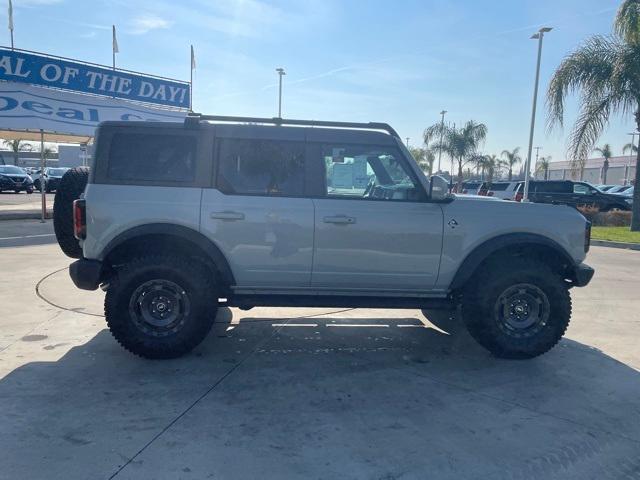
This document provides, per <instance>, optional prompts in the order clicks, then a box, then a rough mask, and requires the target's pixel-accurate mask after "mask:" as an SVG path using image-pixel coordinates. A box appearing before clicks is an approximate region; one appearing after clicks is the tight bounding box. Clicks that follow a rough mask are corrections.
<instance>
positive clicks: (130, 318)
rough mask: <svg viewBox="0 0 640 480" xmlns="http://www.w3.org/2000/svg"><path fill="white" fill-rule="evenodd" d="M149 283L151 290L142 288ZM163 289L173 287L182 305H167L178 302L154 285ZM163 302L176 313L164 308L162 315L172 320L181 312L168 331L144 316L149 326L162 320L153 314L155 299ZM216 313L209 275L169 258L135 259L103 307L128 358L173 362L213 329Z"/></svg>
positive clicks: (120, 274) (119, 273) (191, 264)
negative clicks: (167, 299) (168, 315)
mask: <svg viewBox="0 0 640 480" xmlns="http://www.w3.org/2000/svg"><path fill="white" fill-rule="evenodd" d="M149 284H151V285H152V286H151V287H146V285H149ZM164 284H168V285H169V288H173V287H172V286H175V287H177V289H175V288H174V290H173V291H174V292H177V293H178V295H181V300H180V301H178V302H176V301H173V302H170V301H169V302H167V301H166V297H167V296H168V297H169V299H171V298H173V299H174V300H175V298H176V297H171V295H170V294H169V295H166V296H163V295H165V294H164V293H163V290H162V288H164V287H162V288H158V285H164ZM145 289H147V290H145ZM144 292H146V293H144ZM147 295H149V297H147ZM162 298H165V300H162V302H164V303H165V305H167V304H168V305H173V307H174V308H176V310H175V311H172V312H168V311H167V310H165V309H164V308H163V310H162V311H167V312H168V314H171V315H174V314H175V313H176V312H178V311H182V313H183V314H182V315H178V316H177V317H176V320H174V321H173V323H171V324H170V325H169V326H162V327H158V326H157V325H152V324H151V323H150V322H148V321H146V320H145V318H144V315H145V314H146V315H147V317H146V318H151V319H152V321H153V322H156V321H163V319H158V318H157V313H158V311H157V310H156V311H154V313H151V310H152V309H151V305H152V304H153V300H154V299H162ZM144 305H147V307H145V306H144ZM154 305H158V304H157V303H156V304H154ZM178 306H181V308H180V309H178ZM165 308H166V307H165ZM217 310H218V297H217V294H216V288H215V285H214V279H213V275H212V273H211V272H210V271H209V270H208V269H207V268H206V267H205V266H203V265H202V264H201V263H200V262H196V261H193V260H190V259H186V258H182V257H175V256H172V255H170V254H155V255H154V254H152V255H148V256H143V257H139V258H136V259H133V260H131V261H130V262H129V263H127V264H126V265H124V266H123V267H119V268H118V271H117V278H116V279H115V281H114V282H112V284H111V286H110V287H109V288H108V289H107V294H106V297H105V302H104V313H105V317H106V320H107V325H108V326H109V330H110V331H111V334H112V335H113V337H114V338H115V339H116V340H117V341H118V343H119V344H120V345H122V346H123V347H124V348H125V349H127V350H128V351H130V352H131V353H134V354H135V355H139V356H140V357H143V358H150V359H167V358H177V357H180V356H182V355H184V354H186V353H188V352H190V351H191V350H192V349H193V348H195V347H196V346H197V345H198V344H199V343H200V342H202V340H204V339H205V337H206V336H207V334H208V333H209V331H210V330H211V327H212V326H213V322H214V320H215V317H216V313H217ZM151 315H155V316H153V317H151Z"/></svg>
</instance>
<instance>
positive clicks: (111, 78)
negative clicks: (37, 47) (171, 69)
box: [0, 47, 191, 109]
mask: <svg viewBox="0 0 640 480" xmlns="http://www.w3.org/2000/svg"><path fill="white" fill-rule="evenodd" d="M0 80H6V81H10V82H20V83H28V84H31V85H40V86H44V87H53V88H61V89H64V90H72V91H76V92H82V93H90V94H93V95H104V96H107V97H112V98H113V97H116V98H123V99H127V100H133V101H137V102H144V103H153V104H158V105H165V106H170V107H176V108H184V109H188V108H189V105H190V93H191V92H190V88H189V82H181V81H178V80H169V79H164V78H160V77H152V76H147V75H143V74H139V73H133V72H127V71H123V70H117V69H116V70H114V69H112V68H109V67H104V66H99V65H92V64H87V63H82V62H77V61H74V60H67V59H61V58H57V57H49V56H46V55H40V54H36V53H31V52H24V51H21V50H11V49H9V48H1V47H0Z"/></svg>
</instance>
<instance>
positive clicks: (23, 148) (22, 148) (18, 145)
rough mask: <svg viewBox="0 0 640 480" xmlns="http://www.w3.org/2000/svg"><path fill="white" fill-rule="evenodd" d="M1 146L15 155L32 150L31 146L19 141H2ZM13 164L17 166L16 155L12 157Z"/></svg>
mask: <svg viewBox="0 0 640 480" xmlns="http://www.w3.org/2000/svg"><path fill="white" fill-rule="evenodd" d="M2 144H3V145H4V146H5V147H8V148H9V150H11V151H12V152H13V153H16V154H17V153H18V152H30V151H31V150H33V146H32V145H31V144H30V143H26V142H25V141H24V140H21V139H16V140H3V141H2ZM13 164H14V165H16V166H17V165H18V155H14V156H13Z"/></svg>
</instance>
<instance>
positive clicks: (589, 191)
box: [515, 180, 630, 212]
mask: <svg viewBox="0 0 640 480" xmlns="http://www.w3.org/2000/svg"><path fill="white" fill-rule="evenodd" d="M523 194H524V182H520V184H519V185H518V190H517V192H516V197H515V200H516V201H518V202H520V201H522V197H523ZM529 200H530V201H532V202H534V203H551V204H557V205H569V206H571V207H580V206H586V205H592V206H594V207H597V208H598V210H600V211H601V212H608V211H609V210H616V209H617V210H629V209H630V207H629V203H628V202H625V200H624V199H623V198H620V197H619V196H616V195H612V194H609V193H605V192H601V191H600V190H598V189H597V188H596V187H594V186H593V185H590V184H588V183H586V182H574V181H572V180H546V181H531V182H529Z"/></svg>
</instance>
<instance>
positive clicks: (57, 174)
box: [47, 168, 69, 177]
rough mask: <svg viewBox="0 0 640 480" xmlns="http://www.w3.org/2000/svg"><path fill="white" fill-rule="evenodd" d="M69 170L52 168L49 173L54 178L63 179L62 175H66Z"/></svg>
mask: <svg viewBox="0 0 640 480" xmlns="http://www.w3.org/2000/svg"><path fill="white" fill-rule="evenodd" d="M67 170H69V169H68V168H50V169H49V170H48V171H47V174H48V175H53V176H54V177H61V176H62V175H64V174H65V173H66V171H67Z"/></svg>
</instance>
